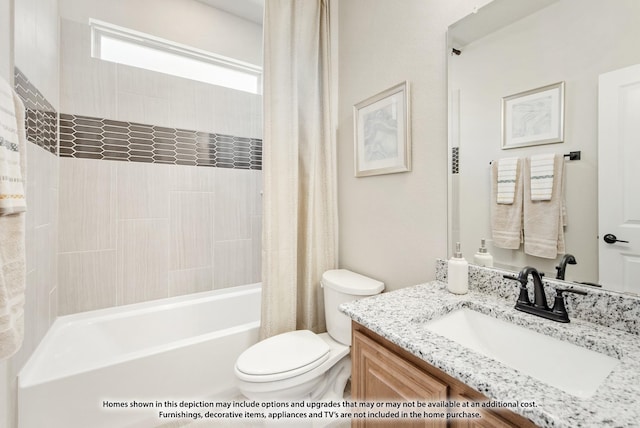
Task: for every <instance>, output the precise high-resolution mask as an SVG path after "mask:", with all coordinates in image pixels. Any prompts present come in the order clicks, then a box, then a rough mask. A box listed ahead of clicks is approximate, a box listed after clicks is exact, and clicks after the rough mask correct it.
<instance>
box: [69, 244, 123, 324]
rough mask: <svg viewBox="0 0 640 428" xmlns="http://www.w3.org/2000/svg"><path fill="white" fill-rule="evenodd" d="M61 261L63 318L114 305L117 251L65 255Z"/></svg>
mask: <svg viewBox="0 0 640 428" xmlns="http://www.w3.org/2000/svg"><path fill="white" fill-rule="evenodd" d="M58 261H59V264H60V267H59V270H60V273H59V275H60V286H59V287H58V312H59V314H60V315H66V314H72V313H75V312H83V311H89V310H93V309H100V308H106V307H110V306H115V304H116V251H115V250H108V251H90V252H81V253H62V254H60V256H59V258H58Z"/></svg>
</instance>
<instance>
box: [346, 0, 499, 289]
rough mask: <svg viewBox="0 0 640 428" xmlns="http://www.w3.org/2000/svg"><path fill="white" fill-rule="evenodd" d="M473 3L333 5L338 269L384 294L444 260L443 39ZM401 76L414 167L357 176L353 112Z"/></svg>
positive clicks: (427, 274)
mask: <svg viewBox="0 0 640 428" xmlns="http://www.w3.org/2000/svg"><path fill="white" fill-rule="evenodd" d="M478 3H483V2H478V1H472V0H458V1H445V0H429V1H425V0H405V1H402V2H398V1H390V0H341V1H340V2H339V20H340V23H339V33H340V38H339V94H340V98H339V101H338V102H339V112H338V115H339V122H338V180H339V185H338V186H339V187H338V188H339V221H340V265H341V267H344V268H348V269H352V270H355V271H357V272H361V273H363V274H366V275H370V276H372V277H374V278H377V279H379V280H381V281H384V282H385V284H386V286H387V289H396V288H399V287H404V286H408V285H413V284H417V283H420V282H425V281H428V280H431V279H433V278H434V277H435V271H434V263H433V260H434V259H435V258H436V257H446V255H447V90H446V88H447V83H446V78H447V72H446V67H447V63H446V61H447V56H446V52H445V48H446V37H445V36H446V31H447V27H448V25H449V24H451V23H453V22H455V21H457V20H458V19H460V18H462V17H463V16H465V15H467V14H469V13H471V12H472V11H473V8H474V6H476V5H478ZM484 3H486V2H484ZM480 5H481V4H480ZM404 80H408V81H409V84H410V92H411V116H412V117H411V128H412V141H413V147H412V155H413V169H412V171H411V172H406V173H399V174H391V175H382V176H373V177H364V178H355V177H354V169H353V113H352V106H353V105H354V104H356V103H358V102H359V101H362V100H364V99H366V98H368V97H370V96H372V95H374V94H376V93H378V92H380V91H382V90H384V89H387V88H389V87H391V86H393V85H395V84H396V83H399V82H402V81H404Z"/></svg>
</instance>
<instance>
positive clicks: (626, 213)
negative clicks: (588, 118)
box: [598, 64, 640, 293]
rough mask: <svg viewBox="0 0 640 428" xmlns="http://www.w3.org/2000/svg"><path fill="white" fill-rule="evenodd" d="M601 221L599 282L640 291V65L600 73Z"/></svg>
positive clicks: (609, 286) (599, 208)
mask: <svg viewBox="0 0 640 428" xmlns="http://www.w3.org/2000/svg"><path fill="white" fill-rule="evenodd" d="M598 219H599V220H598V222H599V227H598V228H599V231H598V232H599V237H598V239H599V241H600V244H599V246H598V248H599V252H600V254H599V260H600V265H599V270H600V278H599V282H600V283H601V284H603V286H604V287H605V288H609V289H614V290H618V291H627V292H633V293H640V64H638V65H634V66H631V67H627V68H623V69H620V70H616V71H612V72H610V73H606V74H602V75H601V76H600V81H599V98H598Z"/></svg>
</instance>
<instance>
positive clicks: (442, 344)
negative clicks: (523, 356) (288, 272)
mask: <svg viewBox="0 0 640 428" xmlns="http://www.w3.org/2000/svg"><path fill="white" fill-rule="evenodd" d="M439 263H440V266H439V273H438V276H439V278H440V279H441V280H442V279H443V278H442V272H441V271H442V266H441V262H439ZM445 272H446V269H445ZM502 273H504V271H500V270H497V269H486V268H485V269H482V268H476V267H470V276H471V277H472V282H471V283H470V292H469V293H468V294H465V295H462V296H457V295H454V294H451V293H449V292H447V290H446V287H445V282H443V281H433V282H430V283H427V284H421V285H417V286H413V287H408V288H404V289H401V290H397V291H393V292H389V293H383V294H380V295H378V296H374V297H369V298H365V299H362V300H358V301H355V302H351V303H347V304H343V305H342V306H341V308H340V309H341V310H342V311H343V312H344V313H346V314H347V315H348V316H350V317H351V318H352V319H353V320H355V321H357V322H358V323H360V324H362V325H363V326H365V327H367V328H369V329H370V330H372V331H374V332H375V333H378V334H380V335H381V336H382V337H384V338H386V339H388V340H390V341H391V342H393V343H395V344H397V345H399V346H401V347H402V348H404V349H406V350H407V351H409V352H411V353H412V354H414V355H416V356H417V357H419V358H421V359H423V360H425V361H426V362H428V363H430V364H431V365H433V366H435V367H437V368H439V369H440V370H442V371H444V372H445V373H447V374H449V375H450V376H452V377H454V378H456V379H458V380H460V381H462V382H464V383H465V384H467V385H469V386H470V387H472V388H474V389H476V390H477V391H479V392H481V393H483V394H484V395H486V396H487V397H489V398H491V399H493V400H500V401H519V402H523V401H535V403H536V404H537V407H535V408H522V407H520V408H518V409H513V410H514V411H515V412H516V413H519V414H521V415H523V416H525V417H527V418H529V419H531V420H532V421H533V422H535V423H536V424H537V425H539V426H540V427H637V426H638V421H639V420H640V336H638V335H637V332H636V331H634V329H635V328H636V327H637V322H634V321H636V320H634V319H633V318H630V317H628V314H627V318H628V320H627V321H628V322H625V323H622V324H621V325H617V324H616V323H617V322H618V321H619V318H620V317H619V316H618V315H611V314H602V316H603V317H605V318H606V319H609V321H610V322H607V320H606V319H605V320H604V321H603V318H602V317H598V321H599V322H600V324H605V325H610V324H611V323H613V324H614V327H616V328H612V327H607V326H605V325H598V324H595V323H591V322H586V321H583V320H581V319H580V317H578V315H583V314H582V313H579V311H576V308H572V307H571V306H572V303H573V300H577V299H571V300H570V299H567V306H568V310H569V312H570V314H571V312H572V311H573V312H574V313H573V318H572V319H571V323H569V324H562V323H557V322H553V321H549V320H545V319H543V318H540V317H537V316H533V315H529V314H525V313H522V312H519V311H516V310H515V309H514V308H513V306H514V304H515V300H516V293H517V287H516V286H515V285H513V284H512V283H511V282H509V281H506V280H503V279H502ZM479 277H480V278H479ZM551 283H553V281H551ZM487 284H490V285H489V286H487ZM552 285H553V284H552ZM563 285H565V286H566V284H563ZM529 288H530V290H531V289H532V287H531V286H530V287H529ZM576 288H581V287H576ZM581 289H583V290H588V291H589V293H591V295H592V296H593V295H596V297H597V295H599V294H600V295H601V294H602V293H603V291H601V290H594V289H589V288H581ZM605 294H606V292H605ZM547 295H548V297H549V296H553V293H551V294H549V293H547ZM580 297H582V296H580ZM602 297H604V298H605V299H606V298H607V297H610V298H612V299H613V300H614V301H616V302H617V303H616V304H614V305H613V306H612V305H610V304H608V305H605V306H604V309H605V310H612V309H614V310H623V308H625V307H626V308H632V309H628V310H633V311H637V310H639V307H640V299H638V298H636V297H625V296H622V297H620V295H618V294H616V293H613V295H612V296H602ZM618 297H620V298H619V299H618ZM618 304H619V306H618ZM576 306H578V305H576ZM601 306H602V305H601ZM463 307H466V308H469V309H473V310H475V311H478V312H482V313H485V314H489V315H491V316H493V317H496V318H499V319H503V320H506V321H510V322H512V323H514V324H517V325H520V326H523V327H526V328H529V329H532V330H535V331H538V332H540V333H544V334H546V335H549V336H553V337H556V338H558V339H562V340H566V341H568V342H571V343H574V344H576V345H579V346H582V347H585V348H588V349H591V350H594V351H597V352H601V353H603V354H606V355H609V356H611V357H614V358H617V359H619V360H620V364H619V365H618V366H617V367H616V368H614V370H613V372H612V373H611V374H610V375H609V376H608V377H607V378H606V379H605V381H604V383H603V384H602V385H601V386H600V388H599V389H598V390H597V392H596V394H595V395H594V396H593V397H591V398H588V399H581V398H577V397H575V396H573V395H570V394H568V393H566V392H564V391H561V390H559V389H557V388H555V387H552V386H549V385H546V384H544V383H542V382H540V381H538V380H536V379H534V378H532V377H530V376H527V375H524V374H522V373H520V372H517V371H516V370H514V369H512V368H510V367H508V366H506V365H504V364H502V363H500V362H498V361H495V360H493V359H491V358H488V357H485V356H483V355H481V354H478V353H476V352H474V351H471V350H469V349H467V348H465V347H463V346H462V345H459V344H457V343H456V342H453V341H451V340H449V339H447V338H445V337H442V336H439V335H437V334H435V333H432V332H430V331H428V330H427V329H426V328H425V323H426V322H428V321H430V320H432V319H436V318H439V317H441V316H443V315H445V314H446V313H448V312H450V311H452V310H455V309H459V308H463ZM589 307H590V312H589V311H586V312H585V313H588V314H589V316H595V315H594V313H596V312H597V311H596V310H595V309H593V307H592V305H590V306H589ZM594 311H596V312H594ZM627 327H630V328H627ZM541 352H544V350H541Z"/></svg>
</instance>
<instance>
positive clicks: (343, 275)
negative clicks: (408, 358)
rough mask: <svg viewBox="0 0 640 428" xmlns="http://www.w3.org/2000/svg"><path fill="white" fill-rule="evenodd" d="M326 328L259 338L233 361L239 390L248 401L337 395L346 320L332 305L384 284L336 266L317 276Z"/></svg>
mask: <svg viewBox="0 0 640 428" xmlns="http://www.w3.org/2000/svg"><path fill="white" fill-rule="evenodd" d="M321 286H322V288H323V290H324V307H325V318H326V324H327V333H321V334H316V333H313V332H311V331H309V330H296V331H290V332H287V333H282V334H279V335H277V336H273V337H270V338H268V339H265V340H263V341H261V342H259V343H257V344H255V345H253V346H252V347H250V348H249V349H247V350H246V351H244V352H243V353H242V354H241V355H240V357H238V360H237V361H236V364H235V375H236V378H237V380H238V388H239V389H240V392H241V393H242V394H243V395H244V396H245V397H247V398H249V399H252V400H274V399H276V400H313V401H320V400H337V399H341V398H342V396H343V393H344V388H345V386H346V383H347V381H348V380H349V377H350V376H351V359H350V356H349V352H350V349H351V319H350V318H349V317H347V316H346V315H344V314H342V313H341V312H340V311H339V309H338V307H339V306H340V304H342V303H346V302H350V301H353V300H356V299H359V298H362V297H366V296H372V295H375V294H378V293H380V292H381V291H382V290H383V289H384V284H383V283H382V282H380V281H376V280H374V279H371V278H368V277H366V276H363V275H360V274H357V273H355V272H351V271H349V270H346V269H336V270H330V271H327V272H325V273H324V274H323V275H322V281H321Z"/></svg>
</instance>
